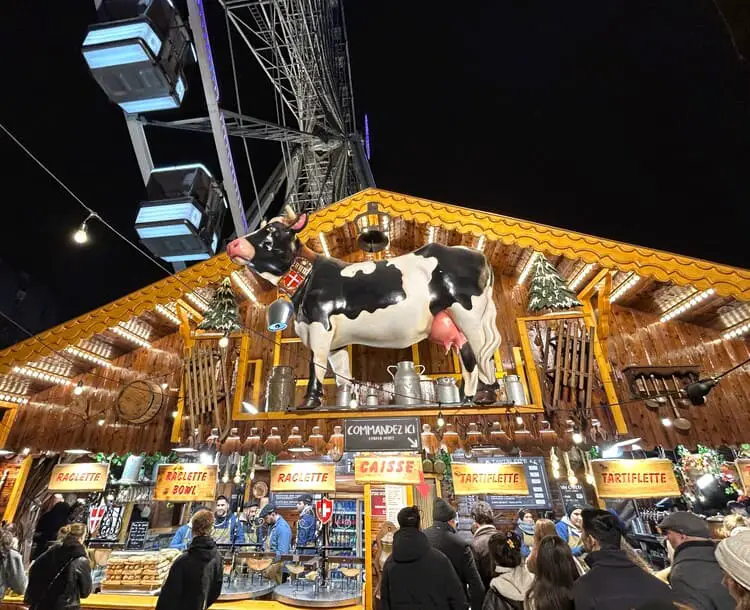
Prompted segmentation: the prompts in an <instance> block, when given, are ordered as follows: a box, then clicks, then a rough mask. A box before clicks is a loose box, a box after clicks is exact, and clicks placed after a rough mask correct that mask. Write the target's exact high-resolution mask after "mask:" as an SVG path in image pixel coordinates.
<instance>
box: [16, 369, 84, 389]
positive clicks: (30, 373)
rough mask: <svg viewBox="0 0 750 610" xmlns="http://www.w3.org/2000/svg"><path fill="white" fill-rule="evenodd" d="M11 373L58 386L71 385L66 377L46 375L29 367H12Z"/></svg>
mask: <svg viewBox="0 0 750 610" xmlns="http://www.w3.org/2000/svg"><path fill="white" fill-rule="evenodd" d="M13 372H14V373H15V374H16V375H21V376H23V377H30V378H31V379H38V380H40V381H48V382H50V383H57V384H60V385H73V380H72V379H68V378H67V377H63V376H62V375H55V373H46V372H44V371H41V370H39V369H35V368H32V367H29V366H14V367H13Z"/></svg>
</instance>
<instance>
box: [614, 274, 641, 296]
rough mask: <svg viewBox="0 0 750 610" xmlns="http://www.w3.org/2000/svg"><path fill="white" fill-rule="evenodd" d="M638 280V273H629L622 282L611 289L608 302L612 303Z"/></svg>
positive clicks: (639, 278) (639, 279) (639, 277)
mask: <svg viewBox="0 0 750 610" xmlns="http://www.w3.org/2000/svg"><path fill="white" fill-rule="evenodd" d="M640 281H641V276H640V275H638V274H637V273H635V272H633V273H631V274H630V275H629V276H628V277H626V278H625V279H624V280H623V281H622V282H620V283H619V284H618V285H617V286H616V287H615V289H614V290H612V294H610V295H609V302H610V303H614V302H615V301H616V300H617V299H619V298H620V297H622V296H623V295H625V293H627V292H628V291H630V290H632V289H633V287H634V286H635V285H636V284H637V283H638V282H640Z"/></svg>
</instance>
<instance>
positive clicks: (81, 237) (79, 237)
mask: <svg viewBox="0 0 750 610" xmlns="http://www.w3.org/2000/svg"><path fill="white" fill-rule="evenodd" d="M92 218H99V215H98V214H96V212H89V215H88V216H86V220H84V221H83V222H82V223H81V226H80V227H78V230H77V231H76V232H75V233H73V241H74V242H76V243H77V244H78V245H81V246H82V245H83V244H85V243H88V241H89V220H91V219H92Z"/></svg>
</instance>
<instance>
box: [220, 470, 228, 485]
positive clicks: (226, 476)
mask: <svg viewBox="0 0 750 610" xmlns="http://www.w3.org/2000/svg"><path fill="white" fill-rule="evenodd" d="M221 482H222V483H229V475H228V474H227V473H226V472H225V473H224V476H223V477H221Z"/></svg>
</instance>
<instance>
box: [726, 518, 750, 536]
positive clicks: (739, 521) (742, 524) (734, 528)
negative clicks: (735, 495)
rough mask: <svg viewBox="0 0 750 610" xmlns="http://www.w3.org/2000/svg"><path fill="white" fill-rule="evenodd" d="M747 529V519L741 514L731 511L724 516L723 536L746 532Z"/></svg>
mask: <svg viewBox="0 0 750 610" xmlns="http://www.w3.org/2000/svg"><path fill="white" fill-rule="evenodd" d="M749 529H750V528H748V527H747V519H745V517H743V516H742V515H738V514H737V513H733V514H731V515H727V516H726V517H724V536H725V537H726V538H729V537H730V536H736V535H737V534H739V533H740V532H746V531H748V530H749Z"/></svg>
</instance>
